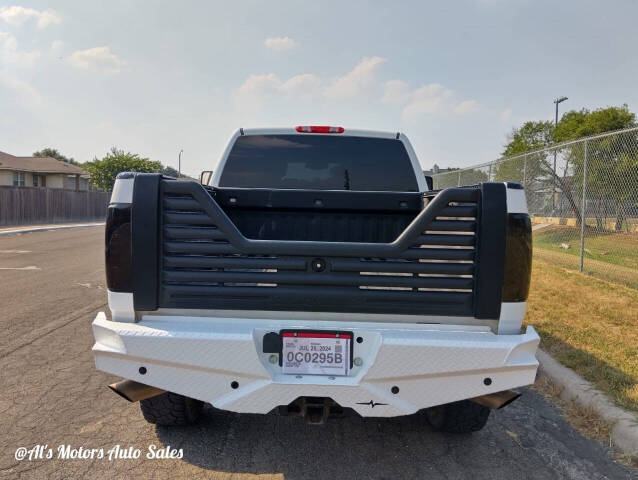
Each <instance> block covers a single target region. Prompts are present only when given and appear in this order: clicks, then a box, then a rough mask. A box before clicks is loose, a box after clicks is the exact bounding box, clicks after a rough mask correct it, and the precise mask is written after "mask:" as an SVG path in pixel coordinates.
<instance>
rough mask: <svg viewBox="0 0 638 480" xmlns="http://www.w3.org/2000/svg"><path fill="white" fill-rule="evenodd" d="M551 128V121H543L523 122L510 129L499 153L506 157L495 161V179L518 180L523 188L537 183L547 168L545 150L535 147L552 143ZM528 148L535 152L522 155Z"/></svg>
mask: <svg viewBox="0 0 638 480" xmlns="http://www.w3.org/2000/svg"><path fill="white" fill-rule="evenodd" d="M553 132H554V124H553V123H552V122H544V121H539V122H525V123H524V124H523V125H522V126H521V127H520V128H515V129H513V130H512V132H511V133H510V134H509V136H508V139H509V142H508V143H507V145H505V150H504V151H503V154H502V155H503V157H505V158H506V160H505V161H503V162H500V163H498V164H497V165H496V170H495V171H494V180H495V181H497V182H502V181H511V182H520V183H521V184H523V186H524V187H525V188H526V189H529V188H530V186H531V185H532V184H538V183H539V179H541V178H542V176H543V175H544V174H545V173H546V172H545V171H546V170H547V165H548V164H547V155H548V153H547V152H544V151H543V152H536V151H537V150H542V149H544V148H546V147H549V146H550V145H551V144H552V143H553V139H552V134H553ZM527 152H535V153H533V154H528V155H523V154H525V153H527ZM512 157H515V158H512ZM550 183H553V182H550Z"/></svg>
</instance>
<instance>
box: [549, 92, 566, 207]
mask: <svg viewBox="0 0 638 480" xmlns="http://www.w3.org/2000/svg"><path fill="white" fill-rule="evenodd" d="M565 100H567V97H559V98H557V99H555V100H554V103H555V104H556V116H555V117H554V128H555V127H556V125H558V104H559V103H561V102H564V101H565ZM556 153H557V152H556V149H554V177H556ZM554 180H555V178H554ZM555 209H556V182H555V181H554V187H553V188H552V215H553V214H554V210H555Z"/></svg>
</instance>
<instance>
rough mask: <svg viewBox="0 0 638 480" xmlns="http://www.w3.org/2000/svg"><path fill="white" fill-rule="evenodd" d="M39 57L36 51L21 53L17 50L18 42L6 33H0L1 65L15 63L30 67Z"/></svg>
mask: <svg viewBox="0 0 638 480" xmlns="http://www.w3.org/2000/svg"><path fill="white" fill-rule="evenodd" d="M38 57H40V52H39V51H37V50H34V51H31V52H21V51H20V50H19V49H18V40H16V37H14V36H13V35H11V34H10V33H7V32H0V60H2V63H15V64H18V65H22V66H26V67H30V66H33V64H34V63H35V61H36V60H37V59H38Z"/></svg>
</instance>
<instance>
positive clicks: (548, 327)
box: [526, 236, 638, 411]
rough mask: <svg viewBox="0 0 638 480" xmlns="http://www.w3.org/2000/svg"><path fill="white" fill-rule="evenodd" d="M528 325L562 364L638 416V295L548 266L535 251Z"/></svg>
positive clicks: (544, 346) (551, 265)
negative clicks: (635, 412)
mask: <svg viewBox="0 0 638 480" xmlns="http://www.w3.org/2000/svg"><path fill="white" fill-rule="evenodd" d="M534 240H535V241H536V236H535V238H534ZM535 247H536V245H535ZM537 251H538V250H537ZM548 253H552V252H548ZM558 255H559V256H560V257H566V255H564V254H558ZM550 261H551V260H550ZM526 323H527V324H530V325H533V326H534V327H535V328H536V329H537V330H538V332H539V334H540V335H541V339H542V340H541V347H542V348H544V349H545V350H546V351H547V352H548V353H550V354H551V355H552V356H553V357H554V358H556V359H557V360H558V361H559V362H561V363H562V364H563V365H566V366H567V367H570V368H572V369H573V370H574V371H576V372H577V373H579V374H580V375H582V376H583V377H584V378H586V379H587V380H589V381H590V382H592V383H593V384H594V385H595V386H596V387H598V388H600V389H601V390H603V391H605V392H607V393H608V394H609V395H610V397H611V398H612V399H613V400H614V401H615V402H616V403H617V404H618V405H620V406H622V407H625V408H628V409H631V410H634V411H638V290H634V289H632V288H628V287H624V286H621V285H618V284H613V283H610V282H607V281H604V280H599V279H596V278H592V277H591V276H588V275H583V274H581V273H579V272H578V271H574V270H569V269H566V268H563V267H561V266H558V265H557V264H556V262H555V261H552V263H549V262H546V261H544V260H542V256H540V257H539V256H537V255H536V252H535V255H534V262H533V270H532V284H531V289H530V296H529V301H528V312H527V316H526Z"/></svg>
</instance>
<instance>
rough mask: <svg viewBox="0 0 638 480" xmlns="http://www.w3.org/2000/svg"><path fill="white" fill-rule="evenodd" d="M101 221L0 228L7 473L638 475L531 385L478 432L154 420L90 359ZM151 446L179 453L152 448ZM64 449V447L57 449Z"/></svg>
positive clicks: (259, 420)
mask: <svg viewBox="0 0 638 480" xmlns="http://www.w3.org/2000/svg"><path fill="white" fill-rule="evenodd" d="M103 235H104V231H103V228H102V227H93V228H82V229H76V230H60V231H49V232H37V233H28V234H22V235H10V236H4V237H0V329H1V331H2V333H3V334H2V335H1V336H0V376H1V378H2V382H1V384H2V390H1V391H0V412H2V413H1V415H0V432H2V434H1V435H0V450H1V452H2V454H1V456H0V472H2V474H1V475H2V477H3V478H46V479H55V478H76V477H77V478H113V477H122V478H132V477H139V478H166V477H172V478H184V477H186V478H200V477H201V478H232V479H239V478H255V477H259V478H262V477H263V478H286V479H297V478H314V479H320V478H353V479H356V478H384V479H391V478H392V479H395V478H428V479H464V478H471V479H472V480H479V479H501V478H503V479H511V478H524V479H527V478H531V479H550V478H569V479H587V480H589V479H604V478H609V479H627V478H638V473H636V472H635V471H631V470H629V469H627V468H626V467H624V466H621V465H619V464H617V463H615V462H614V461H613V460H612V458H611V457H610V455H609V454H608V452H607V451H606V449H605V448H604V447H603V446H602V445H600V444H598V443H596V442H594V441H590V440H587V439H585V438H583V437H582V436H580V435H579V434H578V433H577V432H576V431H574V430H573V429H572V428H571V427H570V426H569V424H568V423H566V421H565V420H563V419H562V417H561V416H560V415H559V413H558V412H557V410H556V409H555V408H554V407H553V406H551V405H550V404H548V403H547V402H546V401H545V400H544V399H543V398H542V397H541V396H539V395H538V394H536V393H535V392H533V391H530V390H527V389H526V390H525V392H524V395H523V397H522V398H521V399H520V400H518V401H517V402H514V403H513V404H512V405H511V406H509V407H507V408H505V409H504V410H502V411H497V412H494V413H493V415H492V417H491V419H490V421H489V423H488V426H487V427H486V428H485V429H484V430H483V431H481V432H479V433H476V434H473V435H469V436H455V435H448V434H440V433H436V432H433V431H432V430H431V429H430V427H429V426H428V425H427V422H426V420H425V417H424V416H423V415H420V414H417V415H413V416H409V417H400V418H394V419H362V418H360V417H358V416H356V415H354V414H351V415H348V416H347V417H346V418H344V419H339V420H333V421H330V422H329V423H328V424H326V425H323V426H319V427H317V426H309V425H305V424H304V423H303V421H302V420H301V419H299V418H294V417H292V418H290V417H278V416H274V415H268V416H259V415H243V416H240V415H236V414H233V413H229V412H222V411H218V410H215V409H213V408H208V409H206V410H205V414H204V420H203V422H201V423H200V424H198V425H197V426H193V427H184V428H162V427H160V428H156V427H155V426H152V425H149V424H147V423H146V422H145V421H144V420H143V419H142V416H141V413H140V411H139V407H138V406H137V405H135V404H129V403H127V402H125V401H124V400H123V399H121V398H119V397H118V396H116V395H115V394H113V393H112V392H110V391H109V390H108V389H107V388H106V385H107V384H108V383H111V382H112V381H114V380H115V378H114V377H112V376H110V375H106V374H104V373H101V372H98V371H96V370H95V369H94V367H93V359H92V355H91V345H92V343H93V337H92V333H91V327H90V325H91V321H92V319H93V317H94V316H95V313H96V312H98V311H100V310H104V309H106V290H105V281H104V269H103ZM38 444H39V445H48V447H50V448H54V449H56V448H57V447H58V446H59V445H70V446H72V447H75V448H78V447H82V448H85V449H92V448H93V449H99V448H103V449H105V450H108V449H111V448H112V447H114V446H116V445H120V446H121V447H122V448H123V449H128V448H129V447H133V448H134V449H135V448H139V449H141V450H142V452H143V454H142V456H141V457H140V458H139V459H117V460H111V461H109V460H108V459H107V458H102V459H99V458H94V459H68V460H59V459H56V458H55V456H54V458H53V459H33V460H30V461H29V460H22V461H18V460H16V459H15V452H16V449H18V448H19V447H26V448H31V447H33V446H34V445H38ZM149 445H154V446H156V447H159V448H163V447H165V446H169V445H170V447H171V448H176V449H182V450H183V458H182V459H152V460H151V459H146V458H144V457H145V453H146V451H147V449H148V447H149ZM55 455H57V451H56V452H55Z"/></svg>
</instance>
